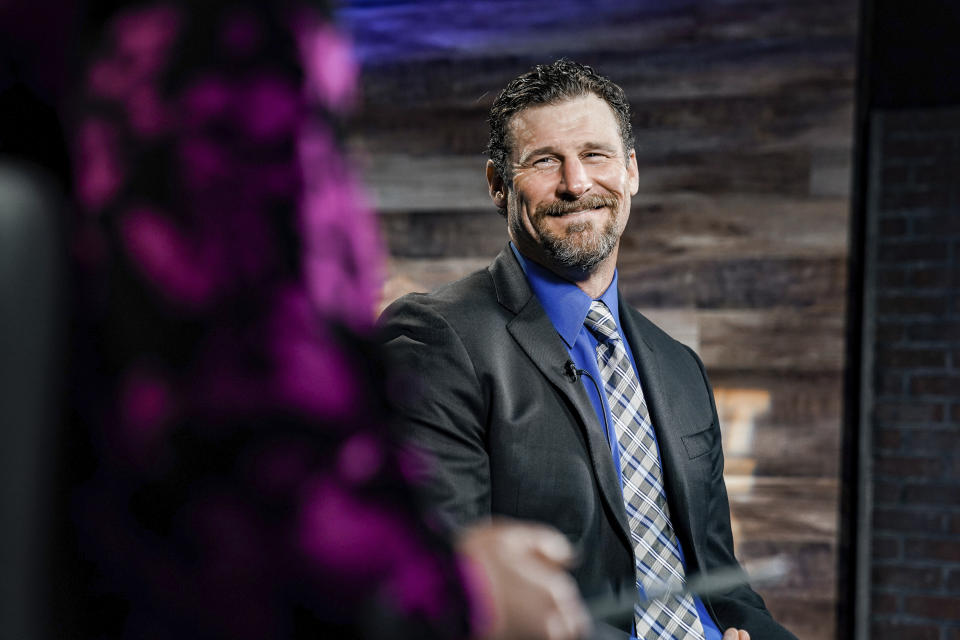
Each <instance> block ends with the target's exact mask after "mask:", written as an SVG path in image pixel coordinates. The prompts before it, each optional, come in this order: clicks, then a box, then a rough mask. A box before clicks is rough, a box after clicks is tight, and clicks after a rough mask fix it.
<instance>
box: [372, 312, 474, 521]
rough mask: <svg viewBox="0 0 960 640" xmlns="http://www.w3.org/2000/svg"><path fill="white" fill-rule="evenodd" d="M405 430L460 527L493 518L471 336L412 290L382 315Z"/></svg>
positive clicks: (429, 494)
mask: <svg viewBox="0 0 960 640" xmlns="http://www.w3.org/2000/svg"><path fill="white" fill-rule="evenodd" d="M380 326H381V335H382V340H383V344H384V351H385V353H386V357H387V364H388V366H389V367H390V369H391V371H392V372H393V375H394V376H396V378H397V380H399V381H400V384H399V385H397V386H398V387H399V388H400V390H399V392H398V393H396V394H394V395H395V397H394V398H393V404H394V409H395V410H396V413H397V415H398V423H399V432H400V434H401V437H402V438H403V439H404V440H405V442H407V443H409V444H411V445H412V446H413V447H414V448H415V449H417V450H419V451H421V452H423V453H425V454H426V456H427V464H428V468H429V470H430V471H429V473H430V480H429V482H426V483H424V484H425V490H424V493H425V494H426V495H425V497H426V498H427V499H428V500H429V501H430V502H431V503H432V505H433V506H436V507H437V508H438V509H439V511H440V514H441V517H443V518H444V519H445V521H446V524H448V525H449V526H450V527H452V528H459V527H462V526H464V525H466V524H469V523H470V522H472V521H474V520H477V519H479V518H484V517H487V516H489V515H490V465H489V459H488V456H487V450H486V446H485V441H486V437H485V432H486V428H485V424H486V406H487V403H486V401H485V399H484V391H483V389H482V386H481V384H480V378H479V376H478V375H477V372H476V369H475V364H474V361H473V358H472V357H471V354H470V353H469V352H468V350H467V348H466V347H465V345H464V341H463V340H462V339H461V336H460V335H459V334H458V333H457V331H456V330H455V329H454V327H453V326H451V324H450V323H449V322H448V320H447V319H446V318H445V317H444V316H443V315H442V313H441V312H439V311H438V310H437V309H436V305H435V304H434V303H433V302H432V301H430V299H428V298H426V297H424V296H422V295H418V294H412V295H408V296H405V297H403V298H401V299H400V300H398V301H397V302H395V303H394V304H393V305H391V306H390V307H389V308H387V310H386V311H384V313H383V315H382V316H381V318H380Z"/></svg>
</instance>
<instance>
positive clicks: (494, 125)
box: [487, 58, 634, 181]
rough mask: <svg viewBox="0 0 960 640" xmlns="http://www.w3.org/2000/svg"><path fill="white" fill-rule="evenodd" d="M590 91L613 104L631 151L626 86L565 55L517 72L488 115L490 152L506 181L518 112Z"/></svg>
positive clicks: (631, 135) (625, 147) (625, 148)
mask: <svg viewBox="0 0 960 640" xmlns="http://www.w3.org/2000/svg"><path fill="white" fill-rule="evenodd" d="M589 94H593V95H595V96H597V97H598V98H601V99H602V100H604V101H605V102H606V103H607V104H608V105H610V109H612V110H613V115H614V116H615V117H616V119H617V126H618V127H619V129H620V139H621V140H622V141H623V150H624V154H627V153H629V150H630V149H632V148H633V144H634V139H633V127H632V126H631V125H630V104H629V103H628V102H627V96H626V94H625V93H624V92H623V89H621V88H620V86H619V85H617V84H615V83H614V82H612V81H611V80H610V79H609V78H607V77H605V76H602V75H600V74H599V73H597V72H596V71H594V70H593V69H592V68H591V67H589V66H587V65H585V64H580V63H578V62H573V61H572V60H566V59H562V58H561V59H560V60H557V61H555V62H552V63H550V64H538V65H537V66H535V67H534V68H533V69H531V70H530V71H527V72H526V73H523V74H521V75H519V76H517V77H516V78H514V79H513V80H511V81H510V83H509V84H508V85H507V86H506V87H505V88H504V90H503V91H501V92H500V95H499V96H497V99H496V100H494V101H493V106H492V107H490V114H489V116H488V117H487V122H488V123H489V124H490V140H489V142H488V143H487V154H489V156H490V159H491V160H493V164H494V166H495V167H496V169H497V173H498V174H500V177H501V178H503V179H504V180H505V181H509V179H510V178H511V175H510V171H509V169H508V165H507V158H508V157H509V155H510V143H511V141H510V139H509V136H508V131H507V130H508V127H509V125H510V120H511V119H512V118H513V116H514V115H516V114H517V113H519V112H521V111H523V110H524V109H527V108H529V107H532V106H536V105H547V104H556V103H558V102H562V101H563V100H569V99H571V98H577V97H580V96H584V95H589Z"/></svg>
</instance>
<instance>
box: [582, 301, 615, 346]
mask: <svg viewBox="0 0 960 640" xmlns="http://www.w3.org/2000/svg"><path fill="white" fill-rule="evenodd" d="M583 324H585V325H587V328H588V329H590V330H591V331H593V333H594V334H595V335H596V336H597V338H599V339H600V340H601V341H603V342H605V341H608V340H619V339H620V334H618V333H617V323H616V322H614V320H613V314H612V313H610V309H607V305H605V304H604V303H602V302H601V301H599V300H594V301H593V302H591V303H590V312H589V313H587V318H586V320H584V321H583Z"/></svg>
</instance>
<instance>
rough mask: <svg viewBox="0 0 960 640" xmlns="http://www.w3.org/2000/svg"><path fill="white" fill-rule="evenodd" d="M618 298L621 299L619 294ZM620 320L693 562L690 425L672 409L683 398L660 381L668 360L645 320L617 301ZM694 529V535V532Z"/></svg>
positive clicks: (696, 519)
mask: <svg viewBox="0 0 960 640" xmlns="http://www.w3.org/2000/svg"><path fill="white" fill-rule="evenodd" d="M620 300H621V301H622V300H623V295H622V294H621V295H620ZM620 322H621V324H622V325H623V331H624V334H626V336H627V340H628V341H629V342H630V347H631V349H632V350H633V357H634V359H635V360H636V362H637V369H638V370H639V371H638V372H637V373H638V375H639V376H640V383H641V385H642V386H643V397H644V399H645V401H646V403H647V409H648V410H649V411H650V418H651V421H652V422H653V428H654V431H656V434H657V446H658V447H659V449H660V463H661V466H662V467H663V477H664V487H665V489H666V493H667V501H668V503H669V505H670V520H671V523H672V524H673V529H674V531H675V532H676V534H677V537H678V538H679V539H680V543H681V544H682V545H683V548H684V550H685V555H686V557H687V563H688V567H689V563H690V562H691V561H693V562H696V558H699V557H702V556H701V554H700V551H701V550H700V549H699V548H698V547H697V545H696V541H697V540H702V539H703V536H702V533H703V531H702V528H703V522H702V519H701V514H700V513H699V511H700V509H695V508H692V506H691V505H692V504H695V503H697V502H698V500H696V499H694V497H693V496H692V495H691V491H692V490H691V487H690V482H689V472H688V464H687V460H688V456H687V452H686V448H685V447H684V445H683V441H682V439H681V438H682V436H684V435H688V433H687V429H686V427H688V426H690V425H685V424H683V422H682V421H681V420H680V418H679V417H678V416H677V414H676V412H675V411H674V409H673V407H674V403H677V402H683V399H682V398H671V397H668V395H667V392H666V389H665V388H664V385H663V384H661V382H662V381H663V380H665V378H664V377H663V376H664V375H665V374H667V375H669V373H670V371H669V370H670V367H671V364H670V362H665V361H664V360H663V358H662V357H661V355H660V354H659V353H658V351H657V350H656V349H654V348H653V347H652V340H648V336H647V335H646V334H647V333H648V332H645V331H644V325H645V324H646V323H648V322H649V321H648V320H646V318H643V316H641V315H640V314H639V313H638V312H636V311H634V310H633V309H631V308H630V307H629V306H628V305H626V304H624V303H623V302H621V303H620ZM694 532H696V533H697V534H698V535H694Z"/></svg>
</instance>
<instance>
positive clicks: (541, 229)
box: [531, 194, 620, 273]
mask: <svg viewBox="0 0 960 640" xmlns="http://www.w3.org/2000/svg"><path fill="white" fill-rule="evenodd" d="M597 207H606V208H607V210H608V211H609V212H610V215H608V216H607V218H606V220H604V221H602V222H600V223H596V222H595V221H593V220H586V221H583V222H575V223H571V224H568V225H567V226H566V228H564V229H563V230H561V231H560V232H559V233H557V232H554V231H551V230H550V229H548V228H547V227H546V225H545V224H543V223H544V221H545V220H546V218H548V217H560V216H563V215H564V214H567V213H573V212H575V211H583V210H584V209H594V208H597ZM619 219H620V198H618V197H616V196H614V195H607V196H602V195H599V194H595V195H591V196H586V197H584V198H580V199H577V200H558V201H556V202H551V203H549V204H545V205H541V206H539V207H537V209H536V210H535V211H534V213H533V216H532V217H531V222H532V224H533V226H534V228H535V229H536V230H537V233H538V235H539V236H540V246H541V247H542V248H543V250H544V252H545V253H546V254H547V255H548V256H549V257H550V258H551V259H552V260H553V261H554V262H555V264H557V265H558V266H562V267H564V268H567V269H574V270H577V271H580V272H583V273H590V272H592V271H593V270H594V269H595V268H596V267H597V265H599V264H600V263H601V262H603V261H604V260H606V259H607V257H608V256H609V255H610V254H611V253H612V252H613V250H614V249H615V248H616V246H617V242H618V241H619V240H620V228H619V224H618V223H619ZM597 224H600V225H602V227H601V228H596V226H597Z"/></svg>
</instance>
